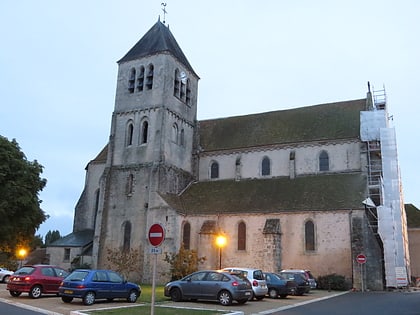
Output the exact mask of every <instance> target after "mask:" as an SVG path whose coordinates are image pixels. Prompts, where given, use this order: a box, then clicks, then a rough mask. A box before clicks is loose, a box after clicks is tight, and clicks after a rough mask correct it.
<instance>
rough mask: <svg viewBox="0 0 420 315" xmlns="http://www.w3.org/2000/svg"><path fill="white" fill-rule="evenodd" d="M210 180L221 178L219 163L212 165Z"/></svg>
mask: <svg viewBox="0 0 420 315" xmlns="http://www.w3.org/2000/svg"><path fill="white" fill-rule="evenodd" d="M210 178H219V164H218V163H217V162H213V163H211V166H210Z"/></svg>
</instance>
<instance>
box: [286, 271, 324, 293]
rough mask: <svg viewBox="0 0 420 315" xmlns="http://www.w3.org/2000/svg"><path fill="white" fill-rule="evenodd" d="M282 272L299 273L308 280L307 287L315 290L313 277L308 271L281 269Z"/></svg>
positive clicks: (315, 284)
mask: <svg viewBox="0 0 420 315" xmlns="http://www.w3.org/2000/svg"><path fill="white" fill-rule="evenodd" d="M282 272H295V273H301V274H302V275H304V276H305V278H306V280H308V282H309V285H310V286H311V289H316V287H317V283H316V280H315V277H314V276H313V275H312V273H311V271H310V270H304V269H283V270H282Z"/></svg>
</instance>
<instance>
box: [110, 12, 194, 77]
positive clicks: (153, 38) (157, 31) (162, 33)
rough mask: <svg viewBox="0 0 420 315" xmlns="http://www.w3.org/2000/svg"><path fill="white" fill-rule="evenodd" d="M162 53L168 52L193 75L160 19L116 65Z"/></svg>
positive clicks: (185, 58)
mask: <svg viewBox="0 0 420 315" xmlns="http://www.w3.org/2000/svg"><path fill="white" fill-rule="evenodd" d="M162 52H169V53H170V54H172V55H173V56H174V57H175V58H176V59H178V60H179V61H180V62H181V63H182V64H184V65H185V66H186V67H187V68H188V69H189V70H191V71H192V72H193V73H194V74H195V72H194V70H193V68H192V67H191V65H190V63H189V62H188V60H187V57H185V55H184V53H183V52H182V50H181V48H180V47H179V45H178V43H177V41H176V39H175V37H174V36H173V35H172V33H171V31H170V30H169V28H168V27H167V26H165V25H164V24H163V23H162V22H160V17H159V20H158V21H157V22H156V24H155V25H153V26H152V28H151V29H150V30H149V31H148V32H147V33H146V34H145V35H144V36H143V37H142V38H141V39H140V40H139V41H138V42H137V43H136V44H135V45H134V46H133V48H131V49H130V50H129V52H128V53H127V54H126V55H125V56H124V57H122V58H121V59H120V60H119V61H118V63H122V62H127V61H131V60H135V59H139V58H142V57H146V56H150V55H154V54H157V53H162Z"/></svg>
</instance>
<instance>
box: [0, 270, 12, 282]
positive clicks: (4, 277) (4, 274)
mask: <svg viewBox="0 0 420 315" xmlns="http://www.w3.org/2000/svg"><path fill="white" fill-rule="evenodd" d="M12 274H13V271H10V270H7V269H6V268H0V282H4V283H7V282H9V278H10V276H11V275H12Z"/></svg>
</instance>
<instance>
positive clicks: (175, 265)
mask: <svg viewBox="0 0 420 315" xmlns="http://www.w3.org/2000/svg"><path fill="white" fill-rule="evenodd" d="M165 261H166V262H167V263H169V264H170V265H171V267H170V272H171V281H173V280H178V279H181V278H183V277H185V276H187V275H189V274H190V273H193V272H194V271H197V270H198V264H202V263H203V262H204V261H206V257H198V254H197V251H195V250H191V249H185V248H184V246H183V245H181V248H180V249H179V252H178V253H177V254H173V253H171V254H168V253H165Z"/></svg>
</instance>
